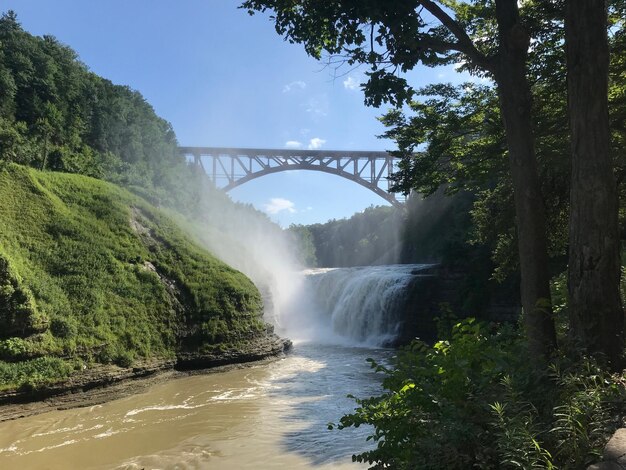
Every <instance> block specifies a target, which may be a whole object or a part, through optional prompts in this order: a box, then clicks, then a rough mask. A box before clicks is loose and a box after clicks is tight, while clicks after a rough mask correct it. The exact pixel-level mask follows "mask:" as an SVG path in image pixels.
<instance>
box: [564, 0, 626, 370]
mask: <svg viewBox="0 0 626 470" xmlns="http://www.w3.org/2000/svg"><path fill="white" fill-rule="evenodd" d="M565 12H566V14H565V46H566V53H567V84H568V109H569V125H570V132H571V154H572V175H571V188H570V224H569V270H568V273H569V276H568V288H569V301H570V304H569V308H570V324H571V328H572V330H573V333H574V336H575V337H576V338H577V339H578V340H580V341H581V342H582V344H583V345H584V346H585V347H586V348H587V349H588V350H589V351H590V352H593V353H595V352H601V353H604V354H605V355H606V357H607V358H608V359H609V361H610V363H611V365H612V367H613V368H615V369H617V368H620V366H621V362H622V354H623V350H624V311H623V309H622V305H621V299H620V295H619V280H620V254H619V243H620V241H619V228H618V197H617V187H616V181H615V176H614V174H613V164H612V160H611V155H610V134H609V110H608V76H609V48H608V39H607V6H606V3H605V1H604V0H567V2H566V10H565Z"/></svg>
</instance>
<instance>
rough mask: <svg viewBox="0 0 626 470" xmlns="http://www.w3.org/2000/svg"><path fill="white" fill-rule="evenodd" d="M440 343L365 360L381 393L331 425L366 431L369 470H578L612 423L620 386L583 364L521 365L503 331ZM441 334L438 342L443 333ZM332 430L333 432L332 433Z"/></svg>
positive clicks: (517, 349) (364, 457) (463, 325)
mask: <svg viewBox="0 0 626 470" xmlns="http://www.w3.org/2000/svg"><path fill="white" fill-rule="evenodd" d="M448 335H449V339H448V340H441V341H439V342H437V343H435V344H434V345H433V346H428V345H426V344H424V343H421V342H415V343H413V344H412V345H410V346H409V347H408V348H406V349H403V350H401V351H400V352H399V353H398V355H397V356H396V357H395V359H394V360H393V362H392V364H391V365H389V366H387V365H381V364H377V363H375V362H374V361H371V360H370V362H371V364H372V367H373V368H375V369H376V371H378V372H380V373H382V374H383V376H384V379H383V387H384V390H385V391H384V393H383V394H381V395H380V396H376V397H371V398H365V399H356V402H357V405H358V407H357V408H356V409H355V412H354V413H352V414H349V415H346V416H344V417H342V418H341V421H340V423H339V425H338V427H339V428H340V429H341V428H346V427H351V426H357V427H358V426H361V425H366V424H368V425H373V426H374V431H373V433H372V435H371V436H370V439H371V440H373V441H374V442H376V444H377V447H376V448H375V449H373V450H370V451H366V452H363V453H361V454H359V455H355V456H354V457H353V459H354V460H356V461H358V462H367V463H369V464H370V465H372V467H371V468H397V469H404V468H406V469H409V468H423V469H429V468H432V469H439V468H450V469H454V468H459V469H461V468H472V467H478V468H524V469H529V468H546V469H550V468H557V467H558V468H562V469H578V468H585V466H586V465H588V464H589V463H590V462H592V461H594V460H595V459H597V457H598V455H599V452H600V451H601V448H602V445H603V443H604V442H605V441H606V438H607V436H608V435H609V434H610V432H611V431H612V430H613V429H614V428H615V427H617V426H618V425H619V421H618V419H616V418H617V417H618V416H620V415H621V413H623V412H624V410H623V405H622V403H623V400H624V398H626V387H625V384H624V380H623V379H622V378H621V377H619V376H613V375H609V374H608V373H607V372H605V371H604V370H603V369H602V368H601V367H599V366H598V364H596V363H595V362H594V361H593V360H592V359H590V358H582V359H580V360H572V358H570V357H568V356H567V355H565V354H564V355H563V356H561V357H557V358H554V365H553V366H552V369H551V372H546V370H545V369H542V368H539V366H536V365H535V364H532V363H529V361H528V360H527V357H528V354H527V352H526V351H525V348H526V346H525V342H524V341H523V338H522V336H521V335H520V333H519V332H518V331H516V330H515V329H513V328H512V327H511V326H499V327H497V326H494V325H487V324H481V323H477V322H475V321H474V320H472V319H468V320H464V321H462V322H459V323H457V324H455V325H454V327H453V328H452V331H451V332H450V333H449V334H448ZM444 336H445V335H444ZM331 427H333V426H332V425H331Z"/></svg>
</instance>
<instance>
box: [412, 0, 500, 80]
mask: <svg viewBox="0 0 626 470" xmlns="http://www.w3.org/2000/svg"><path fill="white" fill-rule="evenodd" d="M419 3H420V4H421V5H422V6H423V7H424V8H425V9H426V10H428V12H429V13H430V14H431V15H433V16H434V17H435V18H437V19H438V20H439V21H440V22H441V24H442V25H443V26H445V27H446V28H447V29H448V31H450V33H452V35H453V36H454V37H455V38H456V39H457V41H458V43H444V42H442V44H446V45H447V46H448V50H455V51H458V52H462V53H463V54H465V55H467V56H468V57H469V58H470V60H471V61H472V62H474V63H475V64H476V65H477V66H479V67H482V68H484V69H486V70H488V71H491V65H490V61H489V59H488V58H487V57H486V56H485V55H484V54H483V53H482V52H480V51H479V50H478V49H477V48H476V46H475V45H474V42H473V41H472V39H471V38H470V37H469V36H468V35H467V32H466V31H465V30H464V29H463V28H462V27H461V25H459V23H457V22H456V21H455V20H454V18H452V17H451V16H450V15H448V14H447V13H446V12H445V11H443V9H442V8H441V7H440V6H439V5H437V4H436V3H434V2H432V1H431V0H419Z"/></svg>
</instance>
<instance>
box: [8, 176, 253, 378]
mask: <svg viewBox="0 0 626 470" xmlns="http://www.w3.org/2000/svg"><path fill="white" fill-rule="evenodd" d="M0 200H2V201H3V204H2V205H1V206H0V220H2V224H0V245H1V246H2V252H1V253H0V255H1V256H0V286H1V287H0V302H3V303H2V305H1V306H2V308H0V324H2V325H3V330H2V336H1V337H0V339H2V341H0V359H1V360H0V365H1V364H5V366H6V367H8V368H10V369H11V370H13V369H12V368H11V367H13V366H11V367H10V366H9V365H6V364H8V362H7V363H4V362H2V361H10V362H14V363H16V364H19V363H20V362H21V361H24V360H34V359H36V358H47V359H51V358H56V357H70V358H82V359H84V360H86V361H88V362H89V361H95V362H101V363H109V362H114V363H117V364H119V365H122V366H125V367H126V366H129V365H130V364H131V363H132V362H133V360H135V359H138V360H139V359H145V358H155V357H161V358H170V357H173V356H174V355H175V354H176V353H177V352H179V351H182V350H185V351H196V350H198V348H199V347H200V345H202V344H205V343H208V344H219V343H222V342H224V343H234V342H237V341H239V340H240V339H241V338H250V337H252V336H254V335H255V334H258V333H261V332H264V331H265V326H264V324H263V322H262V320H261V309H262V306H261V299H260V295H259V293H258V291H257V289H256V288H255V287H254V285H253V284H252V283H251V281H249V280H248V279H247V278H246V277H245V276H243V275H242V274H241V273H239V272H237V271H235V270H233V269H232V268H229V267H228V266H226V265H225V264H223V263H221V262H220V261H218V260H217V259H215V258H214V257H213V256H211V255H210V254H208V253H207V252H206V251H204V250H203V249H201V248H199V247H198V246H197V245H195V244H194V243H193V242H191V241H190V240H189V239H188V238H187V237H186V236H185V235H184V234H183V233H182V232H181V230H180V229H179V228H178V227H177V226H176V224H175V223H174V222H173V221H172V220H171V219H170V218H168V217H166V216H165V215H164V214H163V213H162V212H161V211H159V210H158V209H155V208H154V207H153V206H151V205H150V204H148V203H147V202H145V201H144V200H143V199H141V198H139V197H137V196H134V195H132V194H130V193H129V192H127V191H125V190H123V189H121V188H119V187H116V186H114V185H112V184H109V183H106V182H103V181H98V180H95V179H92V178H89V177H84V176H80V175H69V174H64V173H52V172H40V171H36V170H30V169H28V168H26V167H22V166H17V165H14V164H10V165H7V166H5V167H4V168H1V169H0ZM30 318H34V320H28V319H30ZM35 320H37V321H35ZM24 322H26V323H27V324H28V325H34V326H31V327H29V328H23V327H21V325H23V324H25V323H24ZM215 324H218V325H219V328H218V329H216V328H214V327H212V326H211V327H207V326H205V325H215ZM8 325H18V326H20V327H19V328H18V327H17V326H16V327H15V328H12V329H11V328H9V326H8ZM35 326H36V328H35ZM3 367H4V366H3ZM15 367H18V366H17V365H16V366H15ZM7 370H8V369H7ZM16 370H17V369H16ZM20 370H21V369H20ZM42 370H43V369H42ZM50 370H51V371H52V369H50ZM55 370H56V369H55ZM41 374H44V372H41ZM51 374H53V372H51ZM54 374H57V373H56V372H54ZM54 374H53V375H51V376H50V377H47V376H45V374H44V375H43V376H42V377H43V378H44V379H46V380H48V378H49V379H50V380H52V379H53V378H54V377H57V376H59V375H58V374H57V375H54ZM7 377H12V376H7ZM15 377H17V376H15ZM20 377H21V376H20ZM11 383H12V384H13V385H14V386H16V385H19V384H18V383H17V382H15V381H14V382H3V384H4V386H8V385H10V384H11Z"/></svg>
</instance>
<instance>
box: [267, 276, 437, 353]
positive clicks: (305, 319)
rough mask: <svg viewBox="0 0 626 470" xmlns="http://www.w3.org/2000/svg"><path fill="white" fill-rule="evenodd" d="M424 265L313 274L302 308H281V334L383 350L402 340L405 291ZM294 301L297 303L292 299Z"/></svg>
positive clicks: (303, 288) (302, 293)
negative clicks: (401, 330) (399, 334)
mask: <svg viewBox="0 0 626 470" xmlns="http://www.w3.org/2000/svg"><path fill="white" fill-rule="evenodd" d="M429 266H430V265H426V264H403V265H401V264H398V265H385V266H364V267H356V268H323V269H311V270H307V271H304V272H303V273H301V276H303V277H302V278H301V279H297V277H296V276H294V281H293V282H296V283H299V296H298V300H299V302H298V304H297V305H293V306H291V307H282V308H281V309H280V311H281V312H288V315H286V316H282V317H281V318H280V319H279V325H278V326H279V333H280V334H283V335H285V336H287V337H289V338H293V339H296V340H306V341H313V342H316V343H324V344H340V345H350V346H354V345H358V346H372V347H380V346H383V345H385V344H389V342H390V341H391V340H393V339H394V338H395V336H396V335H397V334H398V326H399V324H400V323H399V322H400V319H401V316H402V310H403V309H404V308H405V303H406V295H407V294H408V292H407V287H408V286H409V284H410V283H411V282H412V281H414V280H415V274H416V273H418V272H419V271H421V270H423V269H425V268H428V267H429ZM292 300H293V298H292Z"/></svg>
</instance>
